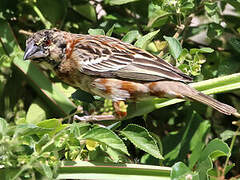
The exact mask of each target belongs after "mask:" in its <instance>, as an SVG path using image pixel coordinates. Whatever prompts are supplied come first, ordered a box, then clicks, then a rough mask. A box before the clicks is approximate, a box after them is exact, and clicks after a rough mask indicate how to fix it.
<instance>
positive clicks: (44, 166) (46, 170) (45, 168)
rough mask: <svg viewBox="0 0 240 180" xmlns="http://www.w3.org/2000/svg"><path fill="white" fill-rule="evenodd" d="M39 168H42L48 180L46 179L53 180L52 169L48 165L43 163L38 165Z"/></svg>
mask: <svg viewBox="0 0 240 180" xmlns="http://www.w3.org/2000/svg"><path fill="white" fill-rule="evenodd" d="M39 165H40V167H41V168H42V170H43V172H44V175H45V176H46V177H47V178H48V179H53V172H52V169H51V168H50V166H49V165H47V164H45V163H39Z"/></svg>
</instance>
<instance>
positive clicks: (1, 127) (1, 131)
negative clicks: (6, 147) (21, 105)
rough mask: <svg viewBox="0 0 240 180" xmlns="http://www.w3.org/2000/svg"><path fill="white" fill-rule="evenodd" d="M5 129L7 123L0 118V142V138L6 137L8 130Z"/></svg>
mask: <svg viewBox="0 0 240 180" xmlns="http://www.w3.org/2000/svg"><path fill="white" fill-rule="evenodd" d="M7 127H8V123H7V121H6V120H5V119H3V118H1V117H0V140H1V138H2V136H4V135H6V133H7V130H8V129H7Z"/></svg>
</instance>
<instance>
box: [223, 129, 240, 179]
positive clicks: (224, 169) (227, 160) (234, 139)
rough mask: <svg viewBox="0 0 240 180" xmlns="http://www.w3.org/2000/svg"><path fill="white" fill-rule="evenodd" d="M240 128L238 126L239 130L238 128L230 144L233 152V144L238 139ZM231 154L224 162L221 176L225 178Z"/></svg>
mask: <svg viewBox="0 0 240 180" xmlns="http://www.w3.org/2000/svg"><path fill="white" fill-rule="evenodd" d="M239 130H240V127H238V128H237V130H236V132H235V134H234V136H233V138H232V141H231V145H230V150H231V152H232V149H233V145H234V143H235V141H236V137H237V135H238V133H239ZM230 156H231V154H229V155H228V156H227V159H226V161H225V164H224V168H223V171H222V176H221V177H223V178H224V176H225V171H226V168H227V165H228V162H229V158H230Z"/></svg>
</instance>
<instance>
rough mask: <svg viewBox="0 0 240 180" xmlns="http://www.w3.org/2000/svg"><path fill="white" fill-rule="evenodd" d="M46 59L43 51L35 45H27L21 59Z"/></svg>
mask: <svg viewBox="0 0 240 180" xmlns="http://www.w3.org/2000/svg"><path fill="white" fill-rule="evenodd" d="M44 57H47V54H46V53H45V51H44V49H43V48H41V47H39V46H37V45H35V44H34V43H29V44H28V45H27V47H26V50H25V53H24V56H23V59H24V60H27V59H38V58H44Z"/></svg>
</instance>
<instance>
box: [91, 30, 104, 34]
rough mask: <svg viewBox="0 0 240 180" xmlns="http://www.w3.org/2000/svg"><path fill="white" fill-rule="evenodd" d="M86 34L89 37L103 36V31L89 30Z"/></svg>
mask: <svg viewBox="0 0 240 180" xmlns="http://www.w3.org/2000/svg"><path fill="white" fill-rule="evenodd" d="M88 34H90V35H105V32H104V30H103V29H89V30H88Z"/></svg>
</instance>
